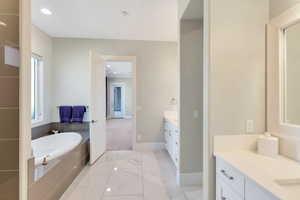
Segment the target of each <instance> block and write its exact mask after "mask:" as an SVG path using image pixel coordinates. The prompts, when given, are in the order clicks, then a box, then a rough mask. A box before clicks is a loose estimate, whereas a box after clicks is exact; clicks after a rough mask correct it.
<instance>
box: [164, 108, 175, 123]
mask: <svg viewBox="0 0 300 200" xmlns="http://www.w3.org/2000/svg"><path fill="white" fill-rule="evenodd" d="M164 119H165V120H167V121H169V122H171V123H172V124H174V125H175V126H177V127H178V112H177V111H165V112H164Z"/></svg>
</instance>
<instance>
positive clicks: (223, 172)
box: [221, 169, 234, 199]
mask: <svg viewBox="0 0 300 200" xmlns="http://www.w3.org/2000/svg"><path fill="white" fill-rule="evenodd" d="M221 173H222V174H223V175H224V176H225V177H226V178H228V179H229V180H234V177H233V176H229V175H228V174H227V172H226V171H225V170H224V169H222V170H221ZM225 199H226V198H225Z"/></svg>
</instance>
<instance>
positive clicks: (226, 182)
mask: <svg viewBox="0 0 300 200" xmlns="http://www.w3.org/2000/svg"><path fill="white" fill-rule="evenodd" d="M216 200H279V199H278V198H276V197H274V196H273V195H272V194H270V193H269V192H267V191H266V190H265V189H264V188H262V187H261V186H260V185H258V184H256V183H255V182H254V181H253V180H251V179H249V178H248V177H246V176H245V175H244V174H242V173H241V172H239V170H238V169H236V168H234V167H233V166H231V165H230V164H229V163H227V162H225V161H224V160H222V159H220V158H217V159H216Z"/></svg>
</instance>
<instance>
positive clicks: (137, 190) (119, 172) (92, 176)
mask: <svg viewBox="0 0 300 200" xmlns="http://www.w3.org/2000/svg"><path fill="white" fill-rule="evenodd" d="M174 173H175V171H174V167H173V166H172V163H171V160H168V155H167V153H166V152H165V151H159V152H155V153H153V152H134V151H109V152H107V153H106V154H105V155H104V156H103V157H102V158H100V159H99V161H98V162H97V163H96V164H94V165H93V166H87V167H86V168H84V170H83V171H82V172H81V173H80V174H79V176H78V177H77V178H76V179H75V181H74V182H73V183H72V185H71V186H70V187H69V188H68V190H67V191H66V192H65V194H64V195H63V196H62V197H61V199H60V200H86V199H88V200H201V199H202V198H201V195H202V192H201V187H188V188H180V187H178V186H177V185H176V184H175V182H174V181H175V178H174V177H175V176H174Z"/></svg>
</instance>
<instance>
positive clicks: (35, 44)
mask: <svg viewBox="0 0 300 200" xmlns="http://www.w3.org/2000/svg"><path fill="white" fill-rule="evenodd" d="M31 43H32V44H31V45H32V52H33V53H35V54H38V55H39V56H41V57H42V58H43V63H44V65H43V74H44V75H43V104H44V106H43V107H44V112H43V113H44V119H43V121H41V122H40V123H36V124H34V125H33V127H35V126H40V125H43V124H47V123H50V122H51V118H52V117H51V112H52V111H51V110H52V84H53V83H52V49H53V47H52V39H51V37H49V36H48V35H47V34H46V33H44V32H43V31H41V30H40V29H38V28H37V27H36V26H32V30H31Z"/></svg>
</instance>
